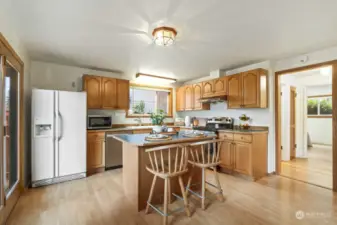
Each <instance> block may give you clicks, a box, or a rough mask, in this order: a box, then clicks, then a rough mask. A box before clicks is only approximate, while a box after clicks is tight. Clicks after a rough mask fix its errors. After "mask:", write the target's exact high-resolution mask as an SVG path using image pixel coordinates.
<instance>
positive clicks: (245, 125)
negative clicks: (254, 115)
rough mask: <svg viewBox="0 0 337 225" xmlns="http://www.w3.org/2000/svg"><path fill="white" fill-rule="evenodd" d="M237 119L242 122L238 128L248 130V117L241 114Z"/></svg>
mask: <svg viewBox="0 0 337 225" xmlns="http://www.w3.org/2000/svg"><path fill="white" fill-rule="evenodd" d="M239 119H240V120H241V121H242V122H244V123H243V124H242V123H241V124H240V127H241V128H243V129H249V128H250V125H249V123H248V121H249V120H250V117H248V116H247V115H246V114H242V115H241V116H240V117H239Z"/></svg>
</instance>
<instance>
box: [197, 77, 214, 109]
mask: <svg viewBox="0 0 337 225" xmlns="http://www.w3.org/2000/svg"><path fill="white" fill-rule="evenodd" d="M200 98H202V83H198V84H193V109H194V110H209V109H210V104H209V103H201V102H200Z"/></svg>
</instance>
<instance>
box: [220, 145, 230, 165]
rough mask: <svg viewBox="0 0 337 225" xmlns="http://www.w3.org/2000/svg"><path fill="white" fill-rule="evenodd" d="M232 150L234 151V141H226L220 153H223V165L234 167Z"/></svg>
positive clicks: (221, 157)
mask: <svg viewBox="0 0 337 225" xmlns="http://www.w3.org/2000/svg"><path fill="white" fill-rule="evenodd" d="M232 151H233V143H232V141H224V142H223V144H222V146H221V151H220V154H221V155H220V159H221V166H222V167H226V168H228V169H233V162H232Z"/></svg>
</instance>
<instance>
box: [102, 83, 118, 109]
mask: <svg viewBox="0 0 337 225" xmlns="http://www.w3.org/2000/svg"><path fill="white" fill-rule="evenodd" d="M116 87H117V80H116V79H114V78H107V77H103V78H102V108H103V109H115V108H116V107H117V88H116Z"/></svg>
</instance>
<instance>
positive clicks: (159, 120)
mask: <svg viewBox="0 0 337 225" xmlns="http://www.w3.org/2000/svg"><path fill="white" fill-rule="evenodd" d="M150 118H151V121H152V124H153V125H157V126H160V125H162V124H163V122H164V119H165V118H166V113H165V112H164V110H162V109H159V110H157V113H151V114H150Z"/></svg>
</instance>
